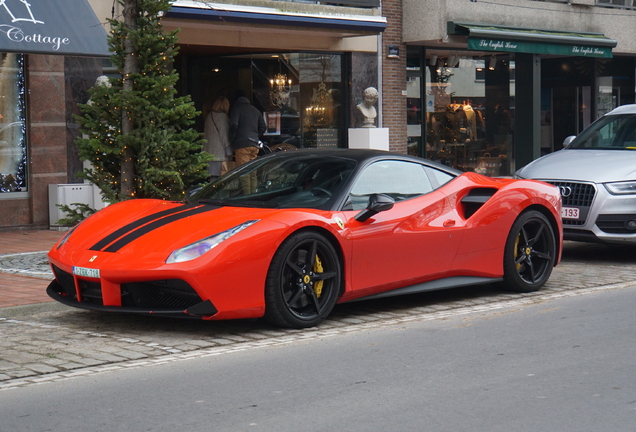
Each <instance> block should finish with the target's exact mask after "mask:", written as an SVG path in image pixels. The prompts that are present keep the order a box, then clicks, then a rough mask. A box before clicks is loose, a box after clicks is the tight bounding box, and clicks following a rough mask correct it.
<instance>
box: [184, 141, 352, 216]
mask: <svg viewBox="0 0 636 432" xmlns="http://www.w3.org/2000/svg"><path fill="white" fill-rule="evenodd" d="M355 166H356V161H354V160H352V159H347V158H342V157H333V156H316V155H315V154H308V155H303V154H302V152H301V151H299V152H298V153H296V152H294V154H293V155H289V154H285V155H281V157H279V156H278V155H272V156H268V157H263V158H258V159H256V160H254V161H252V162H250V163H248V164H245V165H243V166H241V167H239V168H238V169H237V170H234V171H232V172H230V173H228V174H226V175H224V176H221V177H219V178H218V179H216V180H215V181H213V182H211V183H209V184H208V185H206V186H205V187H203V188H202V189H201V190H200V191H199V192H197V193H196V194H194V195H193V196H192V197H191V198H190V201H193V202H202V203H209V204H214V205H229V206H238V207H262V208H315V209H326V208H327V207H328V203H329V201H330V199H331V198H332V197H333V196H337V195H338V194H339V192H340V190H341V189H342V187H343V186H344V184H345V183H346V182H347V181H348V180H349V178H350V177H351V173H352V172H353V169H354V168H355Z"/></svg>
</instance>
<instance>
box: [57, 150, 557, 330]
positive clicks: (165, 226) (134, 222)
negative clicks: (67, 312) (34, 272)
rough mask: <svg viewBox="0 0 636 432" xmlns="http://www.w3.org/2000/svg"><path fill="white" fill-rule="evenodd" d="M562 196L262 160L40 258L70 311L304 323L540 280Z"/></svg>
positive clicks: (449, 175)
mask: <svg viewBox="0 0 636 432" xmlns="http://www.w3.org/2000/svg"><path fill="white" fill-rule="evenodd" d="M561 247H562V227H561V198H560V195H559V192H558V190H557V188H555V187H554V186H551V185H549V184H546V183H542V182H538V181H532V180H513V179H500V178H489V177H485V176H483V175H480V174H476V173H471V172H469V173H462V172H459V171H455V170H453V169H451V168H449V167H446V166H444V165H438V164H435V163H432V162H429V161H426V160H423V159H418V158H415V157H409V156H406V155H401V154H393V153H389V152H383V151H374V150H344V149H343V150H299V151H293V152H280V153H275V154H272V155H268V156H265V157H261V158H257V159H255V160H254V161H252V162H250V163H247V164H245V165H243V166H240V167H239V168H237V169H235V170H233V171H231V172H229V173H228V174H226V175H224V176H222V177H220V178H218V179H216V180H214V181H212V182H211V183H209V184H207V185H205V186H204V187H202V188H201V189H200V190H198V191H196V192H195V193H193V194H192V195H191V196H190V197H189V199H188V201H187V202H169V201H161V200H141V199H140V200H130V201H124V202H120V203H117V204H113V205H110V206H108V207H106V208H105V209H103V210H101V211H99V212H97V213H96V214H94V215H92V216H91V217H89V218H88V219H86V220H85V221H83V222H82V223H80V224H79V225H77V226H76V227H75V228H73V229H72V230H70V231H69V232H68V233H67V234H66V235H65V236H64V237H63V238H62V239H61V240H60V241H59V243H57V244H56V245H55V246H54V247H53V249H52V250H51V251H50V253H49V259H50V263H51V266H52V268H53V272H54V274H55V280H54V281H53V282H52V283H51V284H50V286H49V287H48V290H47V292H48V294H49V295H50V296H51V297H52V298H54V299H55V300H57V301H59V302H61V303H64V304H66V305H70V306H75V307H80V308H86V309H95V310H105V311H122V312H135V313H146V314H151V313H152V314H157V315H172V316H174V315H179V316H189V317H199V318H203V319H210V320H217V319H236V318H254V317H265V318H266V319H267V320H269V321H270V322H272V323H274V324H276V325H279V326H286V327H295V328H302V327H310V326H314V325H316V324H318V323H320V322H321V321H322V320H324V319H325V318H326V317H327V316H328V315H329V313H330V312H331V310H332V309H333V307H334V305H335V304H336V303H341V302H347V301H351V300H357V299H362V298H378V297H383V296H391V295H398V294H405V293H415V292H421V291H427V290H437V289H443V288H451V287H458V286H470V285H477V284H483V283H492V282H500V281H501V282H502V283H503V285H504V286H505V287H507V288H508V289H510V290H513V291H519V292H527V291H533V290H537V289H539V288H541V287H542V286H543V285H544V284H545V283H546V281H547V280H548V278H549V277H550V274H551V272H552V268H553V267H554V266H555V265H557V263H558V262H559V260H560V257H561Z"/></svg>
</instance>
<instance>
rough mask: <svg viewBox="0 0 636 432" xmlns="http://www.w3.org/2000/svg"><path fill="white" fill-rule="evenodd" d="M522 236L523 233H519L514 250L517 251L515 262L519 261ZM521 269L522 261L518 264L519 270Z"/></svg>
mask: <svg viewBox="0 0 636 432" xmlns="http://www.w3.org/2000/svg"><path fill="white" fill-rule="evenodd" d="M520 238H521V234H519V235H518V236H517V239H516V240H515V249H514V251H515V254H514V257H515V262H517V258H518V257H519V239H520ZM519 270H521V263H519V264H517V271H519Z"/></svg>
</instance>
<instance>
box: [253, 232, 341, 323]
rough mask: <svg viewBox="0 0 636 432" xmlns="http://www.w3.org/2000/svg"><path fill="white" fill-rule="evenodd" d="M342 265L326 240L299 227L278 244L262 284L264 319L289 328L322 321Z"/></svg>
mask: <svg viewBox="0 0 636 432" xmlns="http://www.w3.org/2000/svg"><path fill="white" fill-rule="evenodd" d="M341 281H342V266H341V263H340V259H339V258H338V253H337V252H336V250H335V248H334V247H333V245H332V244H331V243H330V242H329V240H328V239H327V238H326V237H325V236H324V235H322V234H320V233H317V232H313V231H301V232H299V233H296V234H294V235H292V236H290V237H289V238H287V239H286V240H285V241H284V242H283V244H282V245H281V246H280V247H279V248H278V251H276V254H275V255H274V258H273V259H272V262H271V264H270V268H269V272H268V274H267V281H266V284H265V319H267V320H268V321H269V322H271V323H273V324H275V325H278V326H281V327H291V328H307V327H313V326H315V325H317V324H319V323H320V322H321V321H323V320H324V319H325V318H326V317H327V316H328V315H329V313H331V310H332V309H333V307H334V305H335V304H336V300H337V299H338V295H339V292H340V286H341V283H342V282H341Z"/></svg>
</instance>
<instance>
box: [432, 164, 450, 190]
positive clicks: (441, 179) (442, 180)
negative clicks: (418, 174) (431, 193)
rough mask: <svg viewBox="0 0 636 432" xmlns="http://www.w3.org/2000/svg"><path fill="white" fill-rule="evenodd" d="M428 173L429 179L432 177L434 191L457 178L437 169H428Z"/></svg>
mask: <svg viewBox="0 0 636 432" xmlns="http://www.w3.org/2000/svg"><path fill="white" fill-rule="evenodd" d="M426 172H427V173H428V175H429V177H431V181H432V182H433V189H437V188H438V187H441V186H444V185H445V184H446V183H448V182H449V181H451V180H452V179H454V178H455V176H453V175H451V174H448V173H446V172H444V171H440V170H438V169H435V168H430V167H428V168H426Z"/></svg>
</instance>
